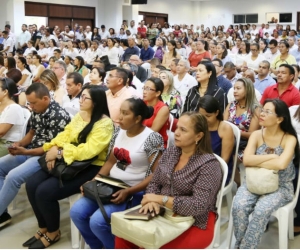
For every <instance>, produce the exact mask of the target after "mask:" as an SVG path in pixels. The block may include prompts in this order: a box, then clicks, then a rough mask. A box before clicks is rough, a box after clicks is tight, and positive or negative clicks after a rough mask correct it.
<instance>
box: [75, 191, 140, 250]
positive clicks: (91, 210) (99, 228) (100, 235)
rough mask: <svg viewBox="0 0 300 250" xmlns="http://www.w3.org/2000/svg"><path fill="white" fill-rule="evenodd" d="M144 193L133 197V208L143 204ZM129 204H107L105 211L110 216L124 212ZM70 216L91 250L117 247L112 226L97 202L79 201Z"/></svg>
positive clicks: (84, 199)
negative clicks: (107, 221)
mask: <svg viewBox="0 0 300 250" xmlns="http://www.w3.org/2000/svg"><path fill="white" fill-rule="evenodd" d="M143 194H144V192H139V193H137V194H135V195H134V196H133V199H132V206H137V205H139V204H140V203H141V200H142V198H143ZM126 207H127V203H126V202H125V203H123V204H118V205H116V204H113V203H112V204H107V205H104V209H105V211H106V213H107V215H108V217H109V218H110V217H111V214H112V213H114V212H119V211H124V210H125V209H126ZM70 216H71V219H72V221H73V222H74V224H75V225H76V227H77V228H78V229H79V231H80V233H81V235H82V236H83V238H84V240H85V242H86V243H87V244H88V245H89V246H90V248H91V249H101V248H103V246H104V248H109V249H113V248H114V246H115V236H114V235H113V234H112V233H111V226H110V225H109V224H107V223H106V221H105V219H104V217H103V215H102V213H101V211H100V210H99V206H98V204H97V202H96V201H93V200H90V199H88V198H86V197H82V198H81V199H79V200H78V201H77V202H76V203H75V204H74V205H73V207H72V208H71V210H70Z"/></svg>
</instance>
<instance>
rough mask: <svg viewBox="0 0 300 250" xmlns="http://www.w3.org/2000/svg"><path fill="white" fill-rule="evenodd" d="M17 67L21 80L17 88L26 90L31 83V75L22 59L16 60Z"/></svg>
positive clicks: (24, 60)
mask: <svg viewBox="0 0 300 250" xmlns="http://www.w3.org/2000/svg"><path fill="white" fill-rule="evenodd" d="M17 67H18V69H19V70H20V71H21V73H22V78H21V80H20V81H19V82H18V83H17V86H18V87H21V88H26V87H28V86H29V85H30V84H31V82H32V73H31V70H30V68H29V66H28V64H27V62H26V59H25V58H24V57H19V58H18V59H17Z"/></svg>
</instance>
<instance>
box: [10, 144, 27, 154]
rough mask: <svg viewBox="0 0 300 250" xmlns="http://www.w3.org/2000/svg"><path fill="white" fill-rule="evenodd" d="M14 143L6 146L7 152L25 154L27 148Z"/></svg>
mask: <svg viewBox="0 0 300 250" xmlns="http://www.w3.org/2000/svg"><path fill="white" fill-rule="evenodd" d="M15 144H16V143H14V144H13V145H12V146H11V147H9V148H8V152H9V153H10V154H11V155H26V153H27V149H26V148H24V147H20V146H16V145H15Z"/></svg>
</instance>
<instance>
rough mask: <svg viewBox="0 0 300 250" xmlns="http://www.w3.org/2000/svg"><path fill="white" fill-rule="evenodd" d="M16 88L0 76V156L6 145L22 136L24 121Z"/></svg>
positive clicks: (6, 151)
mask: <svg viewBox="0 0 300 250" xmlns="http://www.w3.org/2000/svg"><path fill="white" fill-rule="evenodd" d="M17 93H18V88H17V85H16V84H15V82H14V81H13V80H12V79H10V78H0V103H1V104H0V113H1V116H0V157H2V156H4V155H7V154H8V153H9V152H8V150H7V147H8V146H9V145H10V144H12V143H13V142H17V141H19V140H20V139H21V137H22V131H23V124H24V122H25V120H24V115H23V109H22V107H21V106H20V105H18V104H17V103H18V96H17V95H16V94H17Z"/></svg>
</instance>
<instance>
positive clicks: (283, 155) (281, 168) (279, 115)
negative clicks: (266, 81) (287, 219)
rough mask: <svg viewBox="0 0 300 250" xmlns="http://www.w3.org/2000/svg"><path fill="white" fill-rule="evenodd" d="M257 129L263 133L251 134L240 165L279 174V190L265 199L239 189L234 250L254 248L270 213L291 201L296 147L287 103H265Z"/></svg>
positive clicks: (255, 132) (275, 100) (269, 100)
mask: <svg viewBox="0 0 300 250" xmlns="http://www.w3.org/2000/svg"><path fill="white" fill-rule="evenodd" d="M259 125H260V126H261V127H262V129H261V130H257V131H254V132H253V133H252V134H251V136H250V138H249V142H248V145H247V147H246V150H245V153H244V160H243V163H244V165H245V167H246V168H251V167H259V168H265V169H269V170H273V171H278V177H279V186H278V189H277V190H276V191H274V192H272V193H269V194H264V195H258V194H254V193H252V192H250V191H249V190H248V188H247V182H246V181H245V183H244V184H243V185H242V186H241V187H239V189H238V191H237V193H236V196H235V199H234V202H233V205H232V216H233V227H234V234H235V238H236V243H235V248H238V249H255V248H257V246H258V244H259V243H260V241H261V237H262V235H263V233H264V231H265V229H266V226H267V224H268V222H269V219H270V217H271V215H272V213H273V212H274V211H276V210H277V209H278V208H280V207H282V206H284V205H286V204H287V203H289V202H290V201H292V200H293V198H294V187H293V180H294V179H295V167H296V168H297V167H298V164H299V143H298V140H297V134H296V131H295V129H294V128H293V126H292V123H291V118H290V114H289V109H288V106H287V105H286V103H285V102H283V101H282V100H280V99H267V100H266V101H265V102H264V105H263V108H262V109H260V116H259ZM266 181H267V180H266ZM250 214H252V219H251V220H250V221H249V216H250ZM254 228H255V230H253V229H254Z"/></svg>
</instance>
